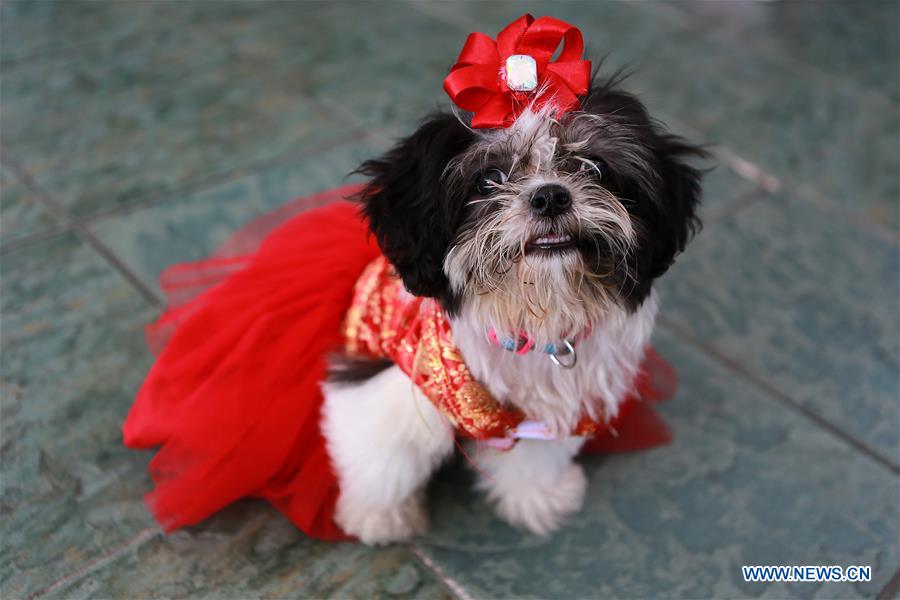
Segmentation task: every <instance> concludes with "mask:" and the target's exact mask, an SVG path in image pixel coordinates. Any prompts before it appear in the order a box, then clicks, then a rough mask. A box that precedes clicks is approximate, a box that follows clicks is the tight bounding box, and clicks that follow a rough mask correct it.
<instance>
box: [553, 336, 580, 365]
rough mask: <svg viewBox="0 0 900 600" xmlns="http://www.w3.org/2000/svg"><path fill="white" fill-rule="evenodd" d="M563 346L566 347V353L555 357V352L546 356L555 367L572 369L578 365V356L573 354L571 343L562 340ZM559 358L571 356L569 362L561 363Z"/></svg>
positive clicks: (573, 347) (573, 348) (573, 349)
mask: <svg viewBox="0 0 900 600" xmlns="http://www.w3.org/2000/svg"><path fill="white" fill-rule="evenodd" d="M563 344H565V346H566V352H564V353H562V354H559V355H557V353H556V352H551V353H550V354H548V355H547V356H549V357H550V361H551V362H552V363H553V364H554V365H556V366H557V367H562V368H563V369H572V368H574V367H575V365H576V364H577V363H578V355H577V354H575V346H573V345H572V342H570V341H569V340H563ZM559 356H571V357H572V360H571V362H563V361H561V360H559Z"/></svg>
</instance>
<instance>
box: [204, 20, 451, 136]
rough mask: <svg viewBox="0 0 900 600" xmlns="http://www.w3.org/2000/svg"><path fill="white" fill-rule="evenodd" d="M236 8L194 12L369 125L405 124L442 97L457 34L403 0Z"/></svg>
mask: <svg viewBox="0 0 900 600" xmlns="http://www.w3.org/2000/svg"><path fill="white" fill-rule="evenodd" d="M202 8H205V7H202ZM242 8H243V11H244V12H242V13H240V14H236V13H235V11H233V10H230V9H229V10H216V8H215V7H213V8H212V9H211V10H200V11H199V12H200V13H201V14H200V16H199V17H198V18H199V19H200V22H202V23H204V24H205V25H206V26H208V27H209V28H210V29H211V30H212V31H215V32H216V34H217V36H218V37H219V39H220V40H222V41H223V43H225V44H226V46H227V47H228V48H229V51H230V52H231V53H232V54H233V55H234V56H235V57H238V58H239V60H241V61H245V62H246V63H248V64H253V65H257V66H258V68H265V69H266V70H268V71H269V72H272V73H278V74H281V76H282V77H283V79H284V80H290V79H292V78H293V79H296V80H297V82H298V84H297V85H298V86H300V87H302V88H303V90H304V92H305V93H307V94H309V95H310V96H311V97H313V98H315V99H316V100H317V101H318V102H320V103H321V104H322V105H324V106H326V107H327V108H328V110H330V111H331V112H332V113H334V114H335V115H336V118H345V119H348V120H350V121H351V122H353V123H357V124H361V125H364V126H366V127H368V128H382V127H385V126H388V125H390V124H392V123H402V124H404V125H406V126H411V124H413V123H415V122H416V121H417V120H418V119H419V118H421V117H422V116H423V115H424V114H425V113H426V112H428V111H429V110H431V109H432V108H434V107H435V106H437V105H439V104H446V97H445V96H444V93H443V90H442V82H443V78H444V75H445V74H446V72H447V70H448V69H449V66H450V65H451V64H452V62H453V59H454V58H455V56H456V54H455V53H456V52H458V50H459V47H460V45H461V43H462V40H463V37H462V36H461V35H460V34H459V32H458V31H457V30H455V29H454V28H452V27H450V26H448V25H446V24H445V23H443V22H441V21H439V20H436V19H433V18H431V17H428V16H426V15H423V14H421V13H420V12H418V11H416V10H414V9H412V8H411V7H410V6H409V5H408V4H407V3H405V2H369V3H341V2H335V3H328V4H327V5H323V4H321V3H296V4H288V5H285V4H281V5H279V6H278V8H277V9H276V10H269V8H270V6H267V5H250V6H243V7H242ZM248 13H249V14H248ZM298 22H299V23H303V24H304V26H303V32H304V33H303V35H298V31H297V26H296V24H297V23H298ZM329 125H330V124H328V123H322V124H321V126H322V127H328V126H329Z"/></svg>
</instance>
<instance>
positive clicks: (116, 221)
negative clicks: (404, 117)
mask: <svg viewBox="0 0 900 600" xmlns="http://www.w3.org/2000/svg"><path fill="white" fill-rule="evenodd" d="M387 143H388V142H387V140H383V139H379V141H374V142H366V141H362V142H360V143H352V144H347V145H343V146H339V147H336V148H332V149H330V150H327V151H324V152H322V153H321V154H316V155H313V156H310V157H307V158H304V159H300V160H296V161H288V162H285V163H283V164H279V165H276V166H272V167H270V168H269V169H266V170H263V171H260V172H258V173H254V174H251V175H247V176H244V177H239V178H236V179H233V180H230V181H227V182H225V183H222V184H219V185H216V186H213V187H211V188H207V189H203V190H200V191H197V192H193V193H190V194H187V195H185V196H184V197H176V198H173V199H172V200H171V201H167V202H164V203H161V204H158V205H153V206H148V207H146V208H143V209H141V210H138V211H135V212H132V213H129V214H126V215H121V216H115V217H113V218H109V219H104V220H101V221H98V222H96V223H93V224H92V225H91V229H92V231H93V232H94V233H95V234H96V235H97V236H98V237H99V238H100V239H101V240H102V241H103V242H104V243H105V244H106V245H107V246H109V247H110V248H112V249H113V250H114V251H115V252H116V253H117V254H118V256H119V257H120V258H121V259H122V260H123V261H124V262H125V263H126V264H127V265H128V266H129V267H130V268H131V269H132V270H133V271H134V272H136V273H137V274H138V275H139V277H141V279H143V280H144V281H145V282H146V283H147V284H148V285H151V286H155V285H156V282H155V280H156V276H157V275H158V274H159V272H161V271H162V270H163V269H164V268H165V267H167V266H169V265H171V264H174V263H177V262H185V261H191V260H198V259H201V258H204V257H205V256H207V255H208V254H210V253H211V252H212V251H213V250H215V249H216V247H217V246H218V245H219V244H221V243H222V242H223V241H224V240H225V239H227V238H228V237H229V236H230V235H231V234H232V233H233V232H234V231H236V230H237V229H239V228H240V227H241V226H242V225H244V224H246V223H247V222H248V221H250V220H251V219H253V217H255V216H258V215H260V214H263V213H266V212H269V211H271V210H274V209H275V208H276V207H278V206H280V205H282V204H283V203H285V202H287V201H289V200H291V199H292V198H296V197H299V196H304V195H308V194H312V193H315V192H319V191H323V190H327V189H331V188H334V187H337V186H339V185H342V184H344V183H349V182H350V181H356V180H358V179H359V178H358V177H347V174H348V173H349V172H350V171H352V170H353V169H354V168H356V167H357V166H358V165H359V164H360V162H362V161H363V160H365V159H367V158H371V157H372V156H374V155H376V154H377V153H379V152H381V151H383V150H384V149H385V148H386V146H387Z"/></svg>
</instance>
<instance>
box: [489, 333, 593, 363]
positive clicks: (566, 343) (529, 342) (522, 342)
mask: <svg viewBox="0 0 900 600" xmlns="http://www.w3.org/2000/svg"><path fill="white" fill-rule="evenodd" d="M487 335H488V339H489V340H490V341H491V342H493V343H494V345H496V346H500V347H501V348H503V349H504V350H507V351H509V352H515V353H516V354H518V355H520V356H523V355H525V354H528V353H529V352H532V351H535V350H538V348H537V345H536V343H535V341H534V338H533V337H532V336H530V335H528V333H526V332H524V331H520V332H519V337H518V339H515V340H514V339H512V338H509V337H500V336H499V335H497V331H496V330H495V329H494V328H491V329H489V330H488V332H487ZM589 335H591V327H590V325H589V326H587V327H585V328H584V331H582V332H581V333H580V334H579V335H576V336H574V337H572V338H569V337H567V338H564V339H563V340H562V341H561V342H559V343H557V344H554V343H549V344H547V345H545V346H544V347H543V348H541V349H540V351H541V352H543V353H544V354H546V355H547V356H549V357H550V360H551V361H553V364H555V365H557V366H560V367H563V368H565V369H571V368H572V367H574V366H575V362H576V361H577V359H578V357H577V355H576V353H575V346H576V345H577V344H578V343H579V342H580V341H581V340H583V339H585V338H586V337H587V336H589ZM560 357H571V358H570V359H569V360H567V361H566V362H563V361H561V360H560Z"/></svg>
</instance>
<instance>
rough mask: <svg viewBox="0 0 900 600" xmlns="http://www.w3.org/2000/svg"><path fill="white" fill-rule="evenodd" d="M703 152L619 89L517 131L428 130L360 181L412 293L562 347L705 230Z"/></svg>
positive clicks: (626, 303) (367, 169)
mask: <svg viewBox="0 0 900 600" xmlns="http://www.w3.org/2000/svg"><path fill="white" fill-rule="evenodd" d="M692 155H694V156H702V155H703V152H702V151H701V150H700V149H699V148H697V147H694V146H691V145H689V144H687V143H686V142H684V141H683V140H682V139H680V138H678V137H676V136H673V135H671V134H669V133H667V132H665V131H664V130H663V129H662V128H661V126H660V125H658V124H657V123H655V122H653V121H652V120H651V119H650V117H649V116H648V115H647V112H646V110H645V108H644V107H643V105H642V104H641V103H640V102H639V101H638V100H637V99H636V98H635V97H633V96H631V95H629V94H626V93H624V92H621V91H618V90H617V89H615V85H614V83H607V84H604V85H595V86H594V90H592V92H591V94H590V95H589V96H588V97H587V98H586V99H585V102H584V104H583V108H582V111H581V112H577V113H568V114H566V115H563V116H562V117H561V118H559V119H558V120H557V119H553V118H551V116H550V115H548V114H547V113H546V112H538V113H533V112H525V113H524V114H522V115H521V116H520V117H519V118H518V119H517V120H516V122H515V123H514V125H513V126H511V127H510V128H508V129H496V130H484V131H479V130H471V129H469V128H468V127H466V126H465V125H464V124H463V123H462V122H461V121H460V119H459V118H457V117H456V116H455V115H451V114H437V115H433V116H431V117H430V118H428V119H427V120H426V121H425V122H424V123H423V124H422V125H421V126H420V128H419V129H418V130H417V131H416V132H415V133H414V134H413V135H411V136H410V137H408V138H406V139H405V140H402V141H401V142H400V143H399V144H398V145H397V146H396V147H394V148H393V149H392V150H390V151H389V152H388V153H387V154H386V155H385V156H384V157H382V158H381V159H378V160H372V161H368V162H366V163H364V164H363V166H362V167H361V169H360V171H361V172H362V173H365V174H367V175H370V176H371V177H372V181H371V183H370V185H369V186H368V187H367V189H366V190H365V191H364V192H363V197H362V199H363V201H364V203H365V206H364V211H365V213H366V215H367V216H368V218H369V220H370V223H371V227H372V230H373V232H374V233H375V235H376V236H377V238H378V241H379V244H380V245H381V248H382V250H383V251H384V253H385V255H386V256H387V257H388V258H389V259H390V260H391V262H392V263H393V264H394V266H395V268H396V269H397V271H398V273H399V274H400V276H401V277H402V279H403V281H404V283H405V285H406V287H407V288H408V289H409V290H410V291H411V292H412V293H414V294H417V295H422V296H432V297H436V298H439V299H440V300H441V302H442V303H443V305H444V307H445V308H446V309H447V311H448V312H449V313H450V314H458V313H460V312H465V313H466V314H467V315H471V317H472V318H476V319H479V320H481V321H483V322H484V324H485V326H488V327H494V328H496V329H497V330H498V331H503V332H507V333H508V334H510V335H515V334H516V333H517V332H519V331H527V332H529V333H530V334H531V335H533V336H534V337H535V338H536V339H537V340H538V341H555V340H559V339H560V338H561V337H562V336H565V335H569V334H571V332H577V331H581V330H583V329H584V328H585V327H588V326H591V325H596V324H599V323H602V321H603V320H604V319H606V318H609V316H610V315H611V314H613V313H616V314H621V312H622V311H629V310H634V309H635V308H636V307H638V306H639V305H640V304H641V303H642V302H643V301H644V299H645V298H646V297H647V295H648V294H649V292H650V288H651V285H652V281H653V280H654V279H655V278H656V277H658V276H660V275H662V274H663V273H664V272H665V271H666V270H667V269H668V267H669V266H670V265H671V264H672V261H673V260H674V258H675V255H676V254H677V253H678V252H680V251H681V250H682V249H683V248H684V245H685V243H686V242H687V240H688V239H689V237H690V236H691V234H692V233H693V231H694V230H695V228H696V227H697V226H698V221H697V218H696V216H695V208H696V205H697V202H698V199H699V181H700V174H699V172H698V171H697V170H696V169H694V168H692V167H690V166H688V165H687V164H685V162H683V161H684V160H685V159H686V158H689V157H690V156H692Z"/></svg>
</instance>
